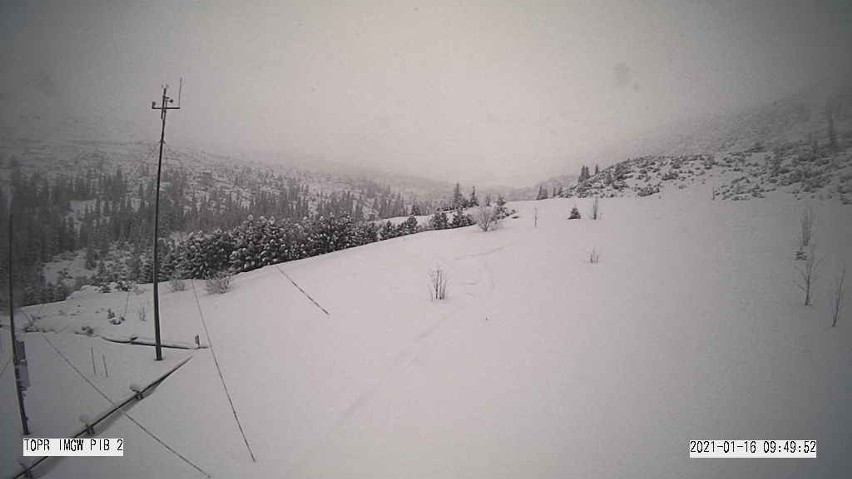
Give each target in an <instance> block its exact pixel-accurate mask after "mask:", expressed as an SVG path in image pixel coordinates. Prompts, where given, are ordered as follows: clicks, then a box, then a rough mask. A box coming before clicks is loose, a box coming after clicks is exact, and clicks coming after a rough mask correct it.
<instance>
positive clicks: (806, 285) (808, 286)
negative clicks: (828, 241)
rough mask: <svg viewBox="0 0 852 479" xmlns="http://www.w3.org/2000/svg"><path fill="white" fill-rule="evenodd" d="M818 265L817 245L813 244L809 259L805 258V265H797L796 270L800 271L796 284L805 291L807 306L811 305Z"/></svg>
mask: <svg viewBox="0 0 852 479" xmlns="http://www.w3.org/2000/svg"><path fill="white" fill-rule="evenodd" d="M818 267H819V261H817V258H816V246H814V245H811V246H810V250H809V251H808V256H807V259H805V265H804V266H801V267H796V271H798V273H799V279H798V280H797V282H796V286H797V287H798V288H799V289H801V290H802V292H803V293H805V306H810V305H811V296H812V294H811V293H812V286H813V281H814V279H815V276H816V271H817V269H818Z"/></svg>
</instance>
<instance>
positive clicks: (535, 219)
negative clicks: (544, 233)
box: [533, 208, 538, 228]
mask: <svg viewBox="0 0 852 479" xmlns="http://www.w3.org/2000/svg"><path fill="white" fill-rule="evenodd" d="M534 212H535V213H534V215H535V216H533V227H534V228H538V208H535V209H534Z"/></svg>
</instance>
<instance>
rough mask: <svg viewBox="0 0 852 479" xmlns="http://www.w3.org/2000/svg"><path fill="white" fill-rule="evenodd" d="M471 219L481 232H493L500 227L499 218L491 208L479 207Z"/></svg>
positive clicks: (494, 209)
mask: <svg viewBox="0 0 852 479" xmlns="http://www.w3.org/2000/svg"><path fill="white" fill-rule="evenodd" d="M473 217H474V219H475V220H476V224H477V225H479V228H480V229H481V230H482V231H488V230H493V229H495V228H497V227H499V226H500V222H501V218H500V217H499V216H498V215H497V209H496V208H494V207H492V206H485V205H480V206H479V207H477V209H476V211H475V212H474V214H473Z"/></svg>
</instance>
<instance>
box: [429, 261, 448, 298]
mask: <svg viewBox="0 0 852 479" xmlns="http://www.w3.org/2000/svg"><path fill="white" fill-rule="evenodd" d="M429 284H430V288H429V292H430V294H431V296H432V300H436V299H437V300H439V301H440V300H442V299H444V298H446V297H447V273H446V272H444V270H443V269H441V267H440V266H438V267H437V268H435V269H434V270H432V271H430V272H429Z"/></svg>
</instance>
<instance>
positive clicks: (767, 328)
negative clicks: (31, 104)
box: [0, 189, 852, 478]
mask: <svg viewBox="0 0 852 479" xmlns="http://www.w3.org/2000/svg"><path fill="white" fill-rule="evenodd" d="M575 204H576V205H577V206H579V208H580V210H581V212H582V214H583V216H584V218H585V216H586V215H587V212H588V210H589V208H590V204H591V200H588V199H577V198H570V199H550V200H544V201H537V202H517V203H510V206H511V207H513V208H515V209H517V210H518V212H519V216H520V217H519V218H518V219H509V220H506V223H505V224H504V227H503V228H501V229H498V230H496V231H493V232H488V233H484V232H482V231H480V230H479V229H478V228H476V227H475V226H474V227H468V228H461V229H456V230H443V231H431V232H425V233H419V234H415V235H409V236H405V237H401V238H397V239H393V240H388V241H383V242H379V243H373V244H370V245H367V246H363V247H358V248H352V249H348V250H343V251H338V252H335V253H331V254H327V255H322V256H318V257H314V258H308V259H304V260H300V261H295V262H291V263H285V264H281V265H277V266H269V267H266V268H262V269H259V270H255V271H252V272H249V273H243V274H240V275H238V276H237V277H236V278H235V280H234V282H233V286H232V290H231V291H230V292H228V293H226V294H224V295H209V294H207V293H206V292H205V291H204V285H203V282H201V281H196V282H194V283H192V284H191V287H189V288H188V289H187V290H186V291H182V292H169V288H168V286H167V285H165V284H164V285H163V286H162V288H161V289H162V290H163V291H164V294H163V298H162V308H163V312H162V315H163V334H164V338H165V340H166V341H167V342H175V343H185V342H192V338H193V337H194V335H196V334H197V335H199V336H200V338H201V339H202V344H201V346H202V348H201V349H189V350H186V349H167V350H165V354H166V360H167V362H168V364H169V365H170V364H175V363H176V362H177V361H178V360H180V359H183V358H185V357H187V356H191V357H192V360H191V361H189V362H188V363H186V365H184V366H182V367H181V368H180V369H179V370H178V371H176V372H175V373H174V374H173V375H172V376H170V377H169V378H167V379H166V380H165V381H164V382H163V383H162V384H161V385H159V386H158V387H157V388H156V390H155V391H154V392H153V393H152V394H151V395H150V396H149V397H146V398H145V399H143V400H142V401H141V402H139V403H137V404H135V405H133V406H132V407H131V408H130V409H128V410H127V411H126V412H125V413H124V415H119V416H118V418H117V419H116V420H115V421H113V422H111V423H110V424H109V425H108V426H106V428H105V429H102V430H98V431H97V434H98V435H99V436H103V437H125V438H127V444H128V448H127V451H126V453H125V457H124V458H123V459H114V458H90V459H52V460H50V461H47V462H46V463H45V464H44V465H40V466H39V468H37V469H36V470H35V472H36V473H37V474H45V475H46V476H47V477H68V478H75V477H118V476H121V477H152V476H155V477H205V475H209V476H212V477H389V478H390V477H488V478H494V477H634V476H635V477H756V478H784V477H842V474H843V471H849V470H852V458H850V456H849V454H848V451H849V450H850V449H852V437H850V435H849V434H848V433H849V431H850V430H852V410H850V409H849V407H848V404H849V398H850V397H852V377H850V375H849V374H848V371H849V368H850V366H852V327H850V326H852V320H850V317H849V315H848V313H846V314H845V315H844V316H843V317H842V318H841V320H840V322H839V324H838V325H837V327H835V328H832V327H830V324H831V322H830V316H831V300H832V289H833V284H834V282H833V279H834V275H835V274H836V273H837V272H838V268H839V265H840V264H841V263H843V262H845V264H852V250H850V248H849V244H850V242H849V238H852V211H850V210H849V208H848V207H845V206H842V205H839V204H837V203H836V202H814V203H813V206H814V208H815V211H816V213H817V218H818V219H817V222H816V230H815V233H814V238H815V239H814V241H815V243H816V244H817V245H818V249H817V254H818V256H819V258H820V259H821V260H822V261H821V266H820V268H821V269H820V273H819V275H818V278H817V282H816V283H815V285H814V288H815V289H814V290H815V300H814V303H813V305H812V306H803V304H802V295H801V292H800V291H799V290H798V289H797V287H796V278H797V276H796V271H797V268H798V267H801V262H799V261H796V260H795V250H796V249H797V248H798V240H797V232H798V229H799V215H800V212H801V208H802V206H803V202H799V201H796V200H795V199H794V198H792V197H789V196H782V195H778V196H774V197H771V198H765V199H757V200H754V201H749V202H720V201H715V202H714V201H711V198H710V196H709V195H705V194H703V193H702V192H699V191H698V190H692V189H684V190H673V191H672V192H671V193H670V194H666V195H663V196H662V198H661V199H657V200H653V201H649V200H639V199H635V198H613V199H604V200H602V201H601V209H602V212H603V219H602V220H599V221H592V220H587V219H582V220H578V221H569V220H566V217H567V216H568V211H569V210H570V208H571V206H573V205H575ZM536 222H537V226H536ZM592 250H595V251H597V252H599V253H600V262H599V263H596V264H592V263H590V262H589V260H588V259H589V253H590V252H591V251H592ZM436 267H440V268H442V269H443V270H444V271H446V273H447V275H448V277H449V284H448V297H447V299H446V300H445V301H433V300H431V299H430V296H429V272H430V270H433V269H435V268H436ZM148 298H149V295H148V294H147V293H145V292H142V294H139V295H137V294H135V293H133V292H127V293H109V294H101V293H97V292H92V293H85V292H84V293H80V294H79V295H78V296H75V297H73V298H69V299H68V300H66V301H65V302H62V303H54V304H48V305H36V306H30V307H27V308H24V311H25V312H26V313H25V315H22V316H23V317H24V318H27V319H25V320H21V321H20V323H23V324H21V326H20V327H21V328H22V331H23V328H24V327H26V328H27V329H28V330H29V331H31V332H26V333H23V332H22V335H23V337H24V338H25V341H26V343H27V347H28V353H29V354H30V355H31V357H32V360H31V369H30V375H31V377H32V380H33V387H32V388H31V390H30V391H29V392H28V394H27V398H28V401H30V414H31V417H33V421H32V422H33V425H34V434H37V435H39V436H50V437H57V436H65V435H69V434H71V433H72V432H73V431H74V430H75V429H76V428H77V427H78V426H79V423H77V422H76V418H77V416H78V415H79V414H81V413H84V412H85V413H88V414H94V413H96V412H97V411H101V410H104V409H106V408H108V407H109V403H110V402H111V401H116V400H117V399H116V398H117V397H121V393H122V391H124V392H127V384H128V382H132V381H136V382H145V381H146V378H151V377H154V376H156V375H157V374H158V371H159V370H161V369H162V367H163V366H162V365H161V364H160V363H155V362H154V361H153V360H152V357H153V351H152V350H151V348H150V347H148V346H133V345H129V344H116V343H113V342H108V341H105V340H104V339H103V338H104V337H109V336H122V337H131V336H139V337H144V336H150V334H151V333H150V330H151V328H152V325H151V321H150V316H149V317H148V318H147V319H146V320H142V319H141V318H139V317H137V315H136V314H133V313H128V314H124V313H123V312H124V310H125V309H127V310H129V311H135V310H138V309H139V308H141V306H142V305H144V303H145V301H146V300H148ZM845 299H846V302H847V304H848V302H849V300H852V297H850V294H849V293H848V288H847V292H846V293H845ZM108 309H111V310H112V311H121V313H118V314H121V315H123V316H125V320H124V322H123V323H121V324H118V325H113V324H111V323H109V321H108V320H107V316H108V313H107V310H108ZM29 319H31V320H32V321H31V323H30V322H29V321H28V320H29ZM83 323H87V324H88V325H89V326H90V327H91V329H92V331H91V334H92V335H91V336H88V335H86V334H85V333H84V334H82V335H81V334H74V331H80V327H81V325H82V324H83ZM0 336H2V338H3V341H4V342H5V343H4V344H3V349H2V351H3V353H2V354H3V359H4V360H5V359H6V356H7V355H8V351H9V345H8V342H6V341H7V335H6V334H2V335H0ZM51 344H52V345H53V347H51ZM207 346H212V348H210V347H207ZM90 350H91V351H93V352H92V353H91V355H95V354H98V355H103V356H104V357H105V359H104V362H105V363H108V364H109V367H110V370H109V371H110V377H109V378H107V377H105V374H104V372H103V370H102V368H101V367H100V365H99V364H98V365H94V364H89V362H90V357H89V356H90ZM214 355H215V356H214ZM62 356H64V357H65V359H62ZM98 357H100V356H98ZM118 358H123V359H122V360H121V361H119V360H118ZM3 363H6V361H3ZM217 364H218V367H219V368H220V370H221V378H220V376H219V374H217ZM72 365H73V366H72ZM75 368H76V372H75V370H74V369H75ZM158 368H160V369H158ZM51 378H59V379H58V380H57V379H51ZM87 381H91V383H92V384H87ZM223 384H224V385H226V386H227V390H226V388H225V387H223ZM95 387H98V388H101V389H103V390H104V395H103V396H101V395H99V394H98V393H97V392H96V391H95V390H94V388H95ZM13 392H14V390H13V386H12V375H11V368H10V367H4V368H3V369H2V373H0V395H2V396H1V397H2V399H0V404H2V407H3V409H2V410H0V418H2V421H3V424H2V429H3V430H4V431H15V430H17V422H16V421H17V415H16V413H15V410H14V399H13V396H12V395H13ZM105 397H106V398H107V399H105ZM229 399H230V402H231V403H232V404H233V406H234V411H233V412H232V410H231V408H230V406H229V404H230V403H229ZM238 421H239V422H238ZM143 427H144V428H143ZM241 429H242V431H244V434H245V436H244V437H245V439H243V436H242V435H241V433H240V430H241ZM702 438H708V439H709V438H729V439H734V438H737V439H743V438H755V439H757V438H779V439H780V438H808V439H816V440H818V441H819V447H820V450H819V455H818V457H819V458H818V459H816V460H788V461H784V460H780V461H769V460H761V461H747V460H741V461H729V460H695V459H692V460H691V459H689V456H688V451H687V441H688V440H689V439H702ZM2 440H3V444H2V447H1V448H0V450H2V451H3V455H2V456H0V474H2V475H3V476H9V475H12V474H14V473H15V472H16V471H18V470H20V467H19V466H18V464H17V460H18V458H16V457H15V456H16V454H17V453H19V451H20V449H19V447H20V442H19V439H18V436H17V435H16V434H4V435H3V439H2ZM250 451H251V452H250ZM252 455H253V456H254V458H255V459H256V462H254V461H253V460H252Z"/></svg>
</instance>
